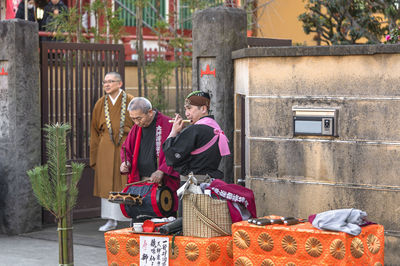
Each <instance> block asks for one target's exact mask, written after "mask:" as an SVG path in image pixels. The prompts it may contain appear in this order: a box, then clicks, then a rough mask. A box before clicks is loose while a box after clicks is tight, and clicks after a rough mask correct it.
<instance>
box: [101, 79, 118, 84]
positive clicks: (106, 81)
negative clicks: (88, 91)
mask: <svg viewBox="0 0 400 266" xmlns="http://www.w3.org/2000/svg"><path fill="white" fill-rule="evenodd" d="M113 82H120V80H103V81H102V82H101V84H103V85H105V84H111V83H113Z"/></svg>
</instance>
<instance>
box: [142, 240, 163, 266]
mask: <svg viewBox="0 0 400 266" xmlns="http://www.w3.org/2000/svg"><path fill="white" fill-rule="evenodd" d="M168 257H169V239H168V237H157V236H140V265H141V266H168V265H169V258H168Z"/></svg>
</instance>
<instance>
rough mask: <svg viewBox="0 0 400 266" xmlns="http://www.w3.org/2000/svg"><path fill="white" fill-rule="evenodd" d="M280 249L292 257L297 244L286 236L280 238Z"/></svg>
mask: <svg viewBox="0 0 400 266" xmlns="http://www.w3.org/2000/svg"><path fill="white" fill-rule="evenodd" d="M282 248H283V250H285V251H286V252H287V253H289V254H291V255H293V254H294V253H296V251H297V243H296V240H295V239H294V238H293V237H292V236H290V235H286V236H284V237H283V238H282Z"/></svg>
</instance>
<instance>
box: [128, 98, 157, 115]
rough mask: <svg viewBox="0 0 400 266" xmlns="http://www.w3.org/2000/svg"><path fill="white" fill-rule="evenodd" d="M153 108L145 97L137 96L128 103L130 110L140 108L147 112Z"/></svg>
mask: <svg viewBox="0 0 400 266" xmlns="http://www.w3.org/2000/svg"><path fill="white" fill-rule="evenodd" d="M151 109H153V106H152V105H151V102H150V101H149V100H148V99H146V98H144V97H135V98H133V99H132V100H131V102H130V103H129V104H128V111H133V110H140V111H142V113H144V114H146V113H148V112H149V111H150V110H151Z"/></svg>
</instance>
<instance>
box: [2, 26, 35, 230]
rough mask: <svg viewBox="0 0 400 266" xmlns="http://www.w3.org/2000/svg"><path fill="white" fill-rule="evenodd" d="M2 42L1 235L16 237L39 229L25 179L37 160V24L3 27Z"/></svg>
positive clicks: (26, 179) (32, 200) (27, 182)
mask: <svg viewBox="0 0 400 266" xmlns="http://www.w3.org/2000/svg"><path fill="white" fill-rule="evenodd" d="M0 36H1V38H0V71H1V72H2V73H0V233H6V234H19V233H23V232H28V231H32V230H33V229H35V228H38V227H40V226H41V223H42V211H41V207H40V206H39V205H38V203H37V200H36V198H35V197H34V195H33V192H32V186H31V183H30V181H29V178H28V175H27V174H26V171H27V170H29V169H32V168H33V167H34V166H36V165H38V164H40V158H41V157H40V149H41V146H40V141H37V140H40V137H41V135H40V97H39V96H40V88H39V53H38V50H39V39H38V32H37V24H36V23H33V22H26V21H24V20H6V21H1V22H0ZM3 69H4V71H2V70H3Z"/></svg>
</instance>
